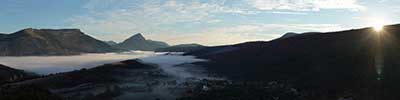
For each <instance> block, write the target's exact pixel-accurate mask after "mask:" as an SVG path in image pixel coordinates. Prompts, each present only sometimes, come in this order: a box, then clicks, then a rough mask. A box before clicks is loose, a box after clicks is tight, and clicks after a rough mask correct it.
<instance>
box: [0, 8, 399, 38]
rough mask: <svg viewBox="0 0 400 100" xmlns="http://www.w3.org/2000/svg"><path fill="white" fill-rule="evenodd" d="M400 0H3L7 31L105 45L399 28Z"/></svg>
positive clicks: (1, 16)
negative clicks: (64, 32)
mask: <svg viewBox="0 0 400 100" xmlns="http://www.w3.org/2000/svg"><path fill="white" fill-rule="evenodd" d="M398 5H400V1H399V0H1V4H0V32H3V33H12V32H15V31H17V30H20V29H23V28H28V27H32V28H79V29H81V30H82V31H84V32H85V33H87V34H89V35H91V36H94V37H96V38H98V39H101V40H114V41H117V42H120V41H123V40H124V39H126V38H127V37H129V36H131V35H133V34H135V33H139V32H140V33H143V34H144V35H145V37H147V38H150V39H154V40H161V41H166V42H168V43H170V44H182V43H200V44H204V45H223V44H234V43H240V42H244V41H256V40H271V39H274V38H277V37H279V36H281V35H283V34H284V33H286V32H307V31H322V32H326V31H338V30H345V29H352V28H361V27H368V26H372V25H374V24H376V23H380V24H394V23H400V20H399V19H400V7H398Z"/></svg>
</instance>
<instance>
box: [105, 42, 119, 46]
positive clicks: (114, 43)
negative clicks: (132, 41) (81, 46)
mask: <svg viewBox="0 0 400 100" xmlns="http://www.w3.org/2000/svg"><path fill="white" fill-rule="evenodd" d="M104 42H105V43H107V44H108V45H111V46H113V45H116V44H118V43H117V42H114V41H104Z"/></svg>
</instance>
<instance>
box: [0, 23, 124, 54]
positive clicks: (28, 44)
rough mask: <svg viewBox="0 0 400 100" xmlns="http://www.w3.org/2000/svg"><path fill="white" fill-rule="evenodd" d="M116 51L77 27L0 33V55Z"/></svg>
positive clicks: (29, 29) (30, 29)
mask: <svg viewBox="0 0 400 100" xmlns="http://www.w3.org/2000/svg"><path fill="white" fill-rule="evenodd" d="M113 51H118V49H115V48H113V47H111V46H109V45H107V44H106V43H104V42H102V41H99V40H97V39H95V38H93V37H90V36H89V35H86V34H84V33H83V32H81V31H80V30H79V29H32V28H28V29H24V30H20V31H18V32H15V33H12V34H7V35H0V56H36V55H39V56H42V55H73V54H80V53H105V52H113Z"/></svg>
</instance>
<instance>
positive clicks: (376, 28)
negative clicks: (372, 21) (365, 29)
mask: <svg viewBox="0 0 400 100" xmlns="http://www.w3.org/2000/svg"><path fill="white" fill-rule="evenodd" d="M383 26H384V25H383V24H376V25H374V26H372V27H373V28H374V30H375V31H377V32H380V31H382V30H383Z"/></svg>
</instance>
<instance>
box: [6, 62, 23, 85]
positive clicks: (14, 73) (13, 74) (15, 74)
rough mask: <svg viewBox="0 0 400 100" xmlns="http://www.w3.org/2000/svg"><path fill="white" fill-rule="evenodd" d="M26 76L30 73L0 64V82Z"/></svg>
mask: <svg viewBox="0 0 400 100" xmlns="http://www.w3.org/2000/svg"><path fill="white" fill-rule="evenodd" d="M27 76H31V75H30V74H29V73H26V72H25V71H22V70H18V69H14V68H11V67H8V66H5V65H2V64H0V84H3V83H6V82H11V81H15V80H18V79H22V78H25V77H27Z"/></svg>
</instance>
